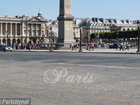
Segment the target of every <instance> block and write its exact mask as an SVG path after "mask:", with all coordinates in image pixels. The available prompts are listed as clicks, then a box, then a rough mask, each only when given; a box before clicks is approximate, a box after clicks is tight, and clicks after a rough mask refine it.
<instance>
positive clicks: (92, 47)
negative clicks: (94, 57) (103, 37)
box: [70, 42, 94, 51]
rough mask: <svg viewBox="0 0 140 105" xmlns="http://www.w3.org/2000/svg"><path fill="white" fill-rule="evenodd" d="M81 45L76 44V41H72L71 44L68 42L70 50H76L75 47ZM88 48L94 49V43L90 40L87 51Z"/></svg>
mask: <svg viewBox="0 0 140 105" xmlns="http://www.w3.org/2000/svg"><path fill="white" fill-rule="evenodd" d="M80 46H81V45H80V43H79V44H78V43H76V42H72V43H71V44H70V48H71V49H72V51H73V50H77V48H79V47H80ZM90 50H94V43H92V42H90V47H89V51H90Z"/></svg>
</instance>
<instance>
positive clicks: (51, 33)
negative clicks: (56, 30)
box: [50, 27, 53, 52]
mask: <svg viewBox="0 0 140 105" xmlns="http://www.w3.org/2000/svg"><path fill="white" fill-rule="evenodd" d="M50 31H51V32H50V35H51V48H50V52H51V51H52V35H53V32H52V27H51V28H50Z"/></svg>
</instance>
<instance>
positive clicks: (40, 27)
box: [40, 24, 42, 36]
mask: <svg viewBox="0 0 140 105" xmlns="http://www.w3.org/2000/svg"><path fill="white" fill-rule="evenodd" d="M40 36H42V25H41V24H40Z"/></svg>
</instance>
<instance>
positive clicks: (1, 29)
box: [0, 23, 2, 36]
mask: <svg viewBox="0 0 140 105" xmlns="http://www.w3.org/2000/svg"><path fill="white" fill-rule="evenodd" d="M0 28H1V32H0V34H1V36H2V23H1V27H0Z"/></svg>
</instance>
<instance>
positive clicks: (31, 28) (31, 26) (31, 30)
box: [31, 24, 33, 36]
mask: <svg viewBox="0 0 140 105" xmlns="http://www.w3.org/2000/svg"><path fill="white" fill-rule="evenodd" d="M32 26H33V25H32V24H31V36H32V35H33V34H32V32H33V27H32Z"/></svg>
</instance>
